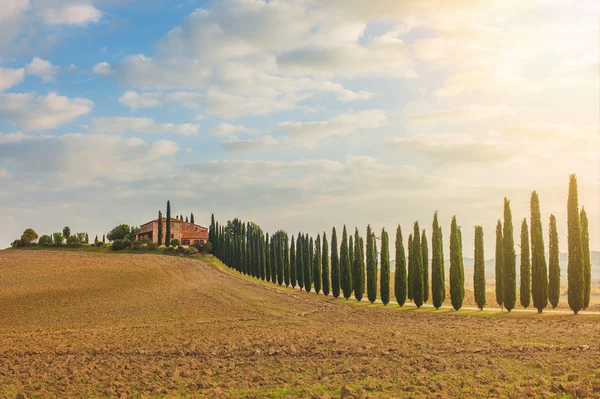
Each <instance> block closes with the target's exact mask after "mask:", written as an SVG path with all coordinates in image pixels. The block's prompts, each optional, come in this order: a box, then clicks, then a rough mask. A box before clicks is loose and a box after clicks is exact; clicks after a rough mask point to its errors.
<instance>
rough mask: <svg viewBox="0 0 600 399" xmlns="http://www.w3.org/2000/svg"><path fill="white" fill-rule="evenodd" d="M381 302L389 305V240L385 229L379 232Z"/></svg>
mask: <svg viewBox="0 0 600 399" xmlns="http://www.w3.org/2000/svg"><path fill="white" fill-rule="evenodd" d="M380 269H381V270H380V273H381V274H380V282H379V287H380V290H381V302H383V304H384V305H387V304H388V303H390V240H389V237H388V233H387V231H385V227H384V228H383V229H382V230H381V266H380Z"/></svg>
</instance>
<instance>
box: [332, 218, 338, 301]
mask: <svg viewBox="0 0 600 399" xmlns="http://www.w3.org/2000/svg"><path fill="white" fill-rule="evenodd" d="M331 293H332V294H333V297H334V298H337V297H339V296H340V258H339V256H338V244H337V233H336V231H335V227H334V228H333V231H332V232H331Z"/></svg>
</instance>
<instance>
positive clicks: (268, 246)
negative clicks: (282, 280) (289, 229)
mask: <svg viewBox="0 0 600 399" xmlns="http://www.w3.org/2000/svg"><path fill="white" fill-rule="evenodd" d="M265 277H266V278H267V281H268V282H271V240H269V233H267V235H266V237H265Z"/></svg>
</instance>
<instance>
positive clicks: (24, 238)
mask: <svg viewBox="0 0 600 399" xmlns="http://www.w3.org/2000/svg"><path fill="white" fill-rule="evenodd" d="M37 239H38V234H37V233H36V232H35V230H33V229H26V230H25V231H24V232H23V234H22V235H21V243H22V244H23V245H31V244H33V243H35V241H36V240H37Z"/></svg>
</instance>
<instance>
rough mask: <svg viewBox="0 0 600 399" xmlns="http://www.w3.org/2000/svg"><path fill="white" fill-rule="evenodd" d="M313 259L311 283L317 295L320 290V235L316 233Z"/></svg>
mask: <svg viewBox="0 0 600 399" xmlns="http://www.w3.org/2000/svg"><path fill="white" fill-rule="evenodd" d="M313 259H314V262H313V263H314V267H313V284H314V286H315V292H316V293H317V295H318V294H319V292H320V291H321V235H320V234H317V239H316V241H315V255H314V257H313Z"/></svg>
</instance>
